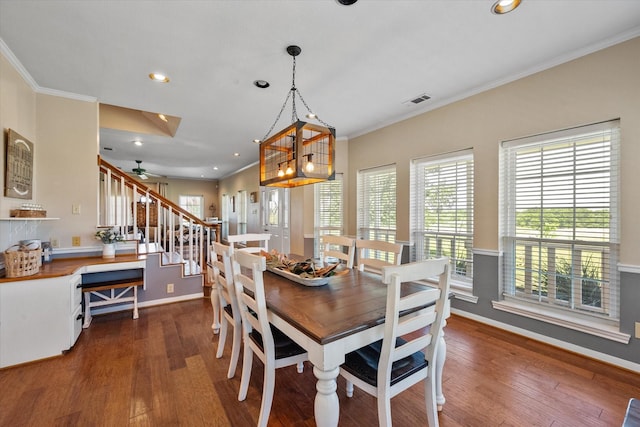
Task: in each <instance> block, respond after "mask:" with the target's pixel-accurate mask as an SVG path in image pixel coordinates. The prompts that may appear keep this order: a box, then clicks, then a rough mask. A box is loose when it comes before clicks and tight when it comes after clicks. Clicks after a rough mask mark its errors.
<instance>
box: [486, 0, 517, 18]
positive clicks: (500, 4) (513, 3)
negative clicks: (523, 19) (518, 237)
mask: <svg viewBox="0 0 640 427" xmlns="http://www.w3.org/2000/svg"><path fill="white" fill-rule="evenodd" d="M521 2H522V0H499V1H497V2H495V3H494V4H493V6H491V12H493V13H495V14H496V15H504V14H505V13H509V12H511V11H512V10H513V9H515V8H516V7H518V6H520V3H521Z"/></svg>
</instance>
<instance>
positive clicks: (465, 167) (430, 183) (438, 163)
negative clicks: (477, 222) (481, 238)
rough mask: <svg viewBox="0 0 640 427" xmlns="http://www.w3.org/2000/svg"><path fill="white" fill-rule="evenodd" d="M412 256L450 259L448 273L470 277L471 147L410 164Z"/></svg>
mask: <svg viewBox="0 0 640 427" xmlns="http://www.w3.org/2000/svg"><path fill="white" fill-rule="evenodd" d="M411 235H412V239H413V256H412V259H413V260H414V261H416V260H423V259H427V258H435V257H440V256H446V257H449V259H450V260H451V277H452V278H453V279H454V280H455V281H456V282H458V284H461V285H464V286H468V287H471V286H472V280H473V151H472V150H465V151H462V152H457V153H451V154H446V155H442V156H434V157H428V158H421V159H416V160H414V161H413V162H412V167H411Z"/></svg>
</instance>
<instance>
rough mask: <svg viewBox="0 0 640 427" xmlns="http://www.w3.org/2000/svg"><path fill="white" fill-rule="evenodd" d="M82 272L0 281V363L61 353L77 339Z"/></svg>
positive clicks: (36, 358)
mask: <svg viewBox="0 0 640 427" xmlns="http://www.w3.org/2000/svg"><path fill="white" fill-rule="evenodd" d="M79 283H80V276H79V275H73V276H62V277H56V278H51V279H36V280H24V281H16V282H5V283H0V367H5V366H11V365H16V364H19V363H25V362H30V361H33V360H38V359H43V358H46V357H52V356H58V355H60V354H61V353H62V352H63V351H65V350H68V349H69V348H71V346H72V345H73V344H74V343H75V340H76V339H77V336H78V334H79V330H78V331H77V330H76V328H77V322H79V323H80V330H81V324H82V320H81V319H80V320H78V321H76V320H75V318H74V317H73V316H77V315H78V314H80V313H81V312H82V308H81V303H80V301H81V293H82V290H81V289H77V288H76V285H77V284H79Z"/></svg>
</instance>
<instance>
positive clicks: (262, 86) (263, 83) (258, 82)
mask: <svg viewBox="0 0 640 427" xmlns="http://www.w3.org/2000/svg"><path fill="white" fill-rule="evenodd" d="M253 84H254V85H255V86H256V87H259V88H260V89H266V88H268V87H269V86H271V85H270V84H269V82H268V81H266V80H256V81H254V82H253Z"/></svg>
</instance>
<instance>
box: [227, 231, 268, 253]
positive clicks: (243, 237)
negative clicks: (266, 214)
mask: <svg viewBox="0 0 640 427" xmlns="http://www.w3.org/2000/svg"><path fill="white" fill-rule="evenodd" d="M270 239H271V234H269V233H246V234H234V235H231V236H227V242H229V246H230V247H231V253H233V251H234V250H243V251H246V252H250V253H257V254H259V253H260V251H265V252H269V240H270ZM241 242H245V243H246V244H247V246H246V247H243V248H237V244H238V243H241ZM249 242H258V244H257V245H255V246H249Z"/></svg>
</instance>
